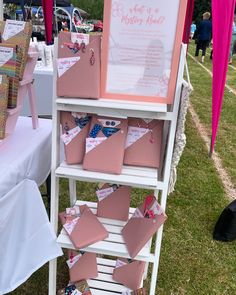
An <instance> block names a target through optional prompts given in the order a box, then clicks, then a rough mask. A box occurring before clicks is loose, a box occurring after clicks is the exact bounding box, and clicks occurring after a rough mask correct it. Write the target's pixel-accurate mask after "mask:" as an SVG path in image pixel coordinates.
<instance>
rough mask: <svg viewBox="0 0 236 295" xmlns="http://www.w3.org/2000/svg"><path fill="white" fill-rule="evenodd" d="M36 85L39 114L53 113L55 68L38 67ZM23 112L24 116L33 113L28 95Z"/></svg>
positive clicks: (35, 76)
mask: <svg viewBox="0 0 236 295" xmlns="http://www.w3.org/2000/svg"><path fill="white" fill-rule="evenodd" d="M34 86H35V94H36V106H37V112H38V114H39V115H44V116H45V115H52V97H53V91H52V89H53V68H52V67H41V68H37V67H36V68H35V70H34ZM21 114H22V115H23V116H30V115H31V112H30V106H29V99H28V97H26V98H25V102H24V105H23V109H22V112H21Z"/></svg>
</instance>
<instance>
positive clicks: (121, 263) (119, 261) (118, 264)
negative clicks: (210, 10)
mask: <svg viewBox="0 0 236 295" xmlns="http://www.w3.org/2000/svg"><path fill="white" fill-rule="evenodd" d="M126 264H127V262H124V261H122V260H120V259H117V260H116V267H115V268H118V267H121V266H123V265H126Z"/></svg>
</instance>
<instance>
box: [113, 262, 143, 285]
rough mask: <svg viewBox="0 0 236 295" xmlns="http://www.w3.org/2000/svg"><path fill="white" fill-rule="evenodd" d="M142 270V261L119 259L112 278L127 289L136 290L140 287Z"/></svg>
mask: <svg viewBox="0 0 236 295" xmlns="http://www.w3.org/2000/svg"><path fill="white" fill-rule="evenodd" d="M144 268H145V262H144V261H129V260H128V259H122V258H119V259H118V260H117V262H116V268H115V269H114V271H113V276H112V278H113V279H114V280H115V281H117V282H119V283H121V284H123V285H125V286H126V287H128V288H130V289H132V290H136V289H139V288H140V286H141V282H142V278H143V273H144Z"/></svg>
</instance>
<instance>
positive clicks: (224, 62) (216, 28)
mask: <svg viewBox="0 0 236 295" xmlns="http://www.w3.org/2000/svg"><path fill="white" fill-rule="evenodd" d="M234 9H235V0H227V1H225V0H212V20H213V80H212V138H211V150H210V153H213V151H214V145H215V140H216V134H217V131H218V126H219V120H220V114H221V108H222V102H223V95H224V89H225V82H226V73H227V69H228V60H229V49H230V42H231V38H232V29H233V18H234Z"/></svg>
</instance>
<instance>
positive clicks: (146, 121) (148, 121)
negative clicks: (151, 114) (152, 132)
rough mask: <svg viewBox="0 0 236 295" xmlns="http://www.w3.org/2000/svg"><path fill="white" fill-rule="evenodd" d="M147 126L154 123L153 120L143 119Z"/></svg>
mask: <svg viewBox="0 0 236 295" xmlns="http://www.w3.org/2000/svg"><path fill="white" fill-rule="evenodd" d="M142 120H143V121H144V122H145V123H146V124H149V123H150V122H152V119H142Z"/></svg>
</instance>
